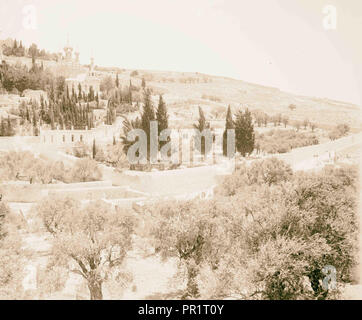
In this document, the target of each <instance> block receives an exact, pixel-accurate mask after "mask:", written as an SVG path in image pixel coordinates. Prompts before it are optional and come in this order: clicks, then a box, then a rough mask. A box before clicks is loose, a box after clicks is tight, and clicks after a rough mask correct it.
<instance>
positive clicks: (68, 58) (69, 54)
mask: <svg viewBox="0 0 362 320" xmlns="http://www.w3.org/2000/svg"><path fill="white" fill-rule="evenodd" d="M63 50H64V56H65V57H64V60H65V61H66V62H72V53H73V48H72V47H71V45H70V44H69V35H68V39H67V44H66V46H65V47H64V49H63Z"/></svg>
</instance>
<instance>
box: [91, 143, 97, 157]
mask: <svg viewBox="0 0 362 320" xmlns="http://www.w3.org/2000/svg"><path fill="white" fill-rule="evenodd" d="M96 154H97V148H96V139H93V148H92V156H93V159H95V158H96Z"/></svg>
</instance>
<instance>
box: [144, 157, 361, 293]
mask: <svg viewBox="0 0 362 320" xmlns="http://www.w3.org/2000/svg"><path fill="white" fill-rule="evenodd" d="M357 190H358V186H357V170H356V169H355V168H354V167H343V168H326V169H324V170H322V171H320V172H318V173H294V174H293V173H292V171H291V170H290V168H289V167H288V165H286V164H284V163H283V162H281V161H278V160H276V159H268V160H264V161H261V162H256V163H254V164H252V165H251V166H250V167H246V166H243V167H241V168H240V169H239V170H237V171H236V172H235V173H234V174H233V175H232V176H231V177H228V178H226V180H225V181H224V183H222V184H221V185H220V186H219V188H218V190H217V197H216V198H215V199H214V200H211V201H210V200H209V201H203V202H197V201H191V202H186V203H185V202H178V203H166V204H157V205H154V206H152V207H151V208H150V211H151V212H152V215H153V219H154V221H155V223H154V229H153V237H154V239H155V243H156V244H155V245H156V248H157V250H158V251H159V252H161V253H162V255H163V256H165V257H171V256H177V257H179V259H180V270H185V272H186V274H185V276H186V279H187V286H186V288H185V291H184V295H183V297H184V298H190V297H191V298H223V297H231V296H237V297H239V298H244V299H333V298H335V297H337V296H338V293H339V288H340V287H341V285H342V284H343V283H349V282H351V281H353V272H354V268H355V265H356V249H357V223H356V222H357V221H356V210H357V208H356V207H357V204H356V194H357ZM327 265H332V266H334V267H335V268H336V270H337V279H336V280H337V284H338V286H337V288H336V289H333V288H329V290H326V288H324V287H323V286H322V280H323V279H324V278H325V277H326V274H324V273H323V268H324V267H325V266H327Z"/></svg>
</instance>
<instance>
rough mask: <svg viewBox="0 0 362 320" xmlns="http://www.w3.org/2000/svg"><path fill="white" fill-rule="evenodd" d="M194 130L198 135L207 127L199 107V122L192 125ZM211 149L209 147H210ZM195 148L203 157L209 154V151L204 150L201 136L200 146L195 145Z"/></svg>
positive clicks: (204, 142) (203, 138)
mask: <svg viewBox="0 0 362 320" xmlns="http://www.w3.org/2000/svg"><path fill="white" fill-rule="evenodd" d="M194 128H195V129H196V130H197V135H200V134H201V133H202V132H203V131H204V130H205V129H207V128H208V125H207V123H206V118H205V115H204V111H203V110H202V109H201V107H200V106H199V121H198V123H197V124H194ZM210 147H211V146H210ZM195 148H196V149H197V150H198V151H199V152H200V153H201V154H202V155H203V156H205V155H206V154H207V153H209V152H210V150H209V149H207V150H206V141H205V137H204V136H201V145H200V146H198V145H196V146H195Z"/></svg>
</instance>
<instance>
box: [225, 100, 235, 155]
mask: <svg viewBox="0 0 362 320" xmlns="http://www.w3.org/2000/svg"><path fill="white" fill-rule="evenodd" d="M234 128H235V126H234V121H233V116H232V114H231V108H230V105H229V106H228V110H227V112H226V123H225V131H224V133H223V137H222V151H223V154H224V156H226V155H227V130H228V129H234Z"/></svg>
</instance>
